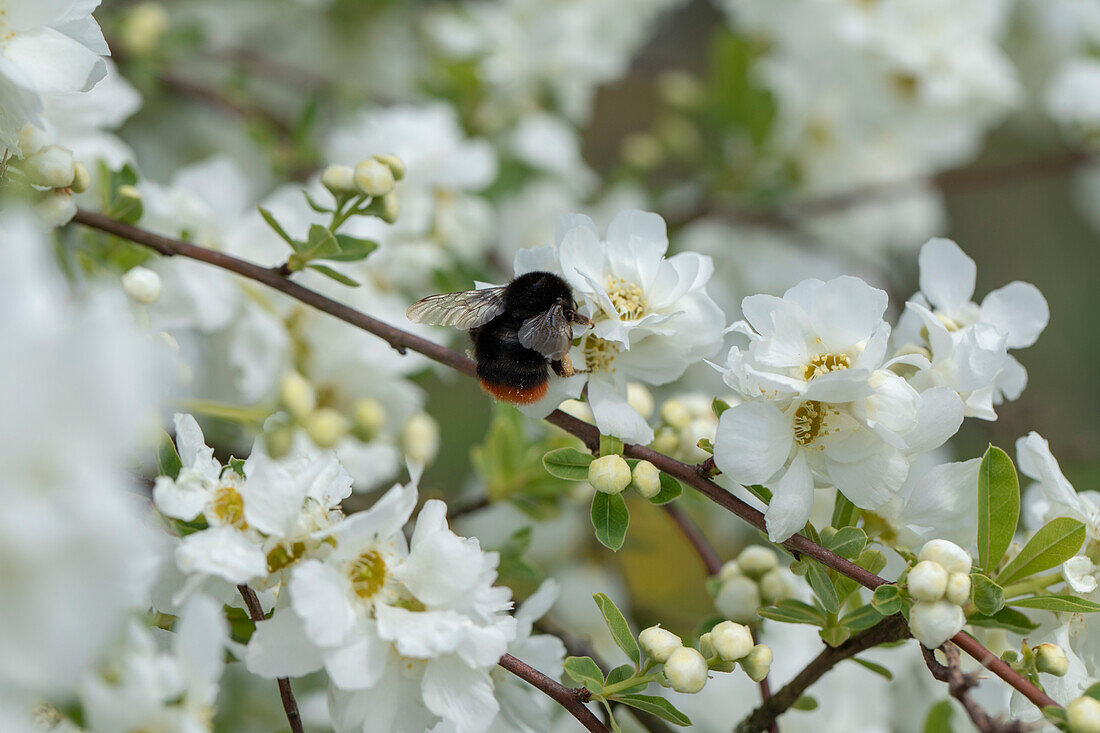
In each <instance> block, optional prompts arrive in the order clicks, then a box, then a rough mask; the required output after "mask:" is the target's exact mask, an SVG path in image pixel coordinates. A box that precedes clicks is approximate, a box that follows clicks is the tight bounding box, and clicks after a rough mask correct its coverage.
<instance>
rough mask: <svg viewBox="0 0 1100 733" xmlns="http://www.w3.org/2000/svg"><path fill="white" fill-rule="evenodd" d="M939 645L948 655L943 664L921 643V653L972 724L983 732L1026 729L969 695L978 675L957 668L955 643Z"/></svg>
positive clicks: (1012, 732)
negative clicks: (995, 715)
mask: <svg viewBox="0 0 1100 733" xmlns="http://www.w3.org/2000/svg"><path fill="white" fill-rule="evenodd" d="M940 649H942V650H943V655H944V657H945V658H946V659H947V664H946V665H943V664H940V663H939V661H938V660H937V659H936V655H935V652H933V651H932V650H931V649H928V648H927V647H925V646H924V645H923V644H922V645H921V648H920V651H921V654H923V655H924V663H925V664H926V665H928V670H929V671H930V672H931V673H932V676H933V677H935V678H936V679H937V680H939V681H940V682H946V683H947V691H948V692H949V693H950V694H951V697H953V698H955V699H956V700H958V701H959V703H960V704H962V706H963V709H964V710H966V714H967V715H969V716H970V720H971V721H972V722H973V723H974V727H975V728H977V729H978V730H980V731H981V732H982V733H1024V731H1026V730H1028V729H1029V727H1030V726H1028V725H1025V724H1024V723H1021V722H1020V721H1016V720H1009V721H1001V720H997V719H996V718H994V717H993V716H991V715H990V714H989V712H988V711H986V709H985V708H983V707H982V706H981V705H979V704H978V703H977V702H976V701H975V700H974V698H972V697H970V690H971V689H973V688H975V687H977V686H978V676H977V675H976V674H963V672H962V669H960V668H959V649H958V647H957V646H955V645H954V644H951V643H947V644H944V645H943V646H941V647H940Z"/></svg>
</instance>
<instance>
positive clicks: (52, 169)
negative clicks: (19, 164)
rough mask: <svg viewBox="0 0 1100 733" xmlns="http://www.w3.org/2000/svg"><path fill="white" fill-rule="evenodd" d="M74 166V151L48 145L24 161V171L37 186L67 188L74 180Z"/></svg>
mask: <svg viewBox="0 0 1100 733" xmlns="http://www.w3.org/2000/svg"><path fill="white" fill-rule="evenodd" d="M74 166H75V161H74V160H73V154H72V151H70V150H68V149H66V148H63V147H61V146H59V145H47V146H46V147H44V148H42V149H41V150H39V151H38V152H37V153H35V154H34V155H32V156H30V157H29V158H27V159H26V160H25V161H24V162H23V172H24V173H26V174H27V178H28V179H30V182H31V183H33V184H34V185H36V186H46V187H48V188H67V187H68V186H69V185H71V184H72V182H73V176H74V170H73V168H74Z"/></svg>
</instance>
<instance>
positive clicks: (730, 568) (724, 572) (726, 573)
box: [718, 560, 745, 583]
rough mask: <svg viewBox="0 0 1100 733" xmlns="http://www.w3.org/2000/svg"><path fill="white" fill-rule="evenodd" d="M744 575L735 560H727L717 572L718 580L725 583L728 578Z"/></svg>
mask: <svg viewBox="0 0 1100 733" xmlns="http://www.w3.org/2000/svg"><path fill="white" fill-rule="evenodd" d="M744 574H745V573H744V571H742V570H741V566H740V565H738V564H737V561H736V560H727V561H726V564H725V565H723V566H722V569H721V570H719V571H718V579H719V580H721V581H722V582H723V583H725V582H726V581H727V580H729V579H730V578H734V577H737V576H738V575H744Z"/></svg>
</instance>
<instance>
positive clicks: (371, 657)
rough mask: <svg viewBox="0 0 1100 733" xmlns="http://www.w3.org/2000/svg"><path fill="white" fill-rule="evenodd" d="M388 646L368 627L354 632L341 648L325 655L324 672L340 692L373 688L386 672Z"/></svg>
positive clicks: (365, 625) (329, 650)
mask: <svg viewBox="0 0 1100 733" xmlns="http://www.w3.org/2000/svg"><path fill="white" fill-rule="evenodd" d="M389 651H390V645H389V644H388V643H386V642H385V641H382V639H380V638H379V637H378V634H377V633H375V631H374V629H373V628H371V627H370V625H369V624H363V626H362V627H361V628H360V629H358V630H357V632H356V633H355V635H354V636H353V637H352V638H351V639H350V640H349V642H348V643H347V644H345V645H344V646H340V647H337V648H335V649H326V650H325V651H324V658H325V671H327V672H328V675H329V679H331V680H332V684H334V685H336V686H337V687H339V688H340V689H342V690H363V689H366V688H368V687H373V686H374V685H375V684H376V683H377V682H378V680H379V678H380V677H381V676H382V673H383V672H384V671H385V669H386V656H387V655H388V654H389Z"/></svg>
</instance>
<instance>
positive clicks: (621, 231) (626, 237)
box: [515, 211, 725, 444]
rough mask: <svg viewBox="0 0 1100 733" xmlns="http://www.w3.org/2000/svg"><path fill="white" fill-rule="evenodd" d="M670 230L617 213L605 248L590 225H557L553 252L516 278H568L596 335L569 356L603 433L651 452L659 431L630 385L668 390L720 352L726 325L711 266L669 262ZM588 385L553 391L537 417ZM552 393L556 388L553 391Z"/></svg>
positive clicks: (521, 264)
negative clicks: (630, 395)
mask: <svg viewBox="0 0 1100 733" xmlns="http://www.w3.org/2000/svg"><path fill="white" fill-rule="evenodd" d="M667 250H668V236H667V234H666V232H665V222H664V220H663V219H661V217H659V216H658V215H656V214H651V213H647V212H643V211H623V212H620V213H619V214H618V215H617V216H616V217H615V218H614V219H613V220H612V222H611V224H610V226H608V228H607V234H606V236H605V237H604V238H603V239H601V238H600V235H599V232H598V231H597V230H596V225H595V224H594V223H593V222H592V220H591V219H589V218H588V217H586V216H581V215H578V214H573V215H569V216H564V217H562V218H561V219H560V220H559V222H558V234H557V243H556V244H555V245H554V246H546V247H537V248H535V249H530V250H521V251H520V252H518V253H517V254H516V259H515V273H516V275H521V274H523V273H525V272H531V271H534V270H545V271H549V272H558V273H561V275H562V277H564V278H565V280H566V281H567V282H568V283H569V284H570V286H571V287H572V288H573V292H574V294H575V296H576V298H577V301H578V304H580V306H581V310H582V311H583V312H584V313H585V314H586V315H588V316H589V317H591V318H592V320H593V321H594V325H593V327H592V329H591V330H590V331H588V332H586V333H584V334H583V335H581V336H580V342H579V344H578V345H577V346H574V347H573V349H572V351H571V352H570V357H571V358H572V360H573V363H574V364H575V365H576V366H577V368H578V369H586V370H588V374H587V375H586V376H587V383H588V402H589V405H590V406H591V408H592V413H593V417H594V418H595V420H596V425H597V426H598V427H599V428H600V432H602V433H604V434H607V435H615V436H618V437H620V438H623V439H624V440H627V441H630V442H634V443H643V444H644V443H649V442H650V441H652V440H653V429H652V428H650V426H649V424H648V423H647V422H646V420H645V418H643V417H642V415H641V414H639V413H638V412H637V410H635V409H634V408H633V407H631V406H630V404H629V402H628V400H627V382H628V381H630V380H637V381H641V382H646V383H648V384H666V383H668V382H670V381H672V380H674V379H676V378H677V377H679V376H680V375H681V374H683V373H684V370H685V369H687V368H688V366H690V365H691V364H692V363H695V362H697V361H698V360H700V359H702V358H705V357H707V356H710V355H711V354H713V353H714V351H715V350H716V349H717V348H718V347H719V344H720V343H721V338H722V328H723V326H724V325H725V319H724V317H723V315H722V311H721V309H719V308H718V306H717V305H716V304H715V303H714V301H713V300H711V298H710V296H708V295H707V293H706V285H707V281H708V280H710V276H711V273H712V272H713V269H714V268H713V265H712V263H711V260H710V258H709V257H704V256H702V255H698V254H695V253H692V252H684V253H680V254H676V255H673V256H672V257H667V258H666V257H665V252H666V251H667ZM584 382H585V379H572V380H567V381H566V382H565V383H559V384H555V385H553V386H552V389H551V390H550V396H548V397H547V398H545V399H544V400H542V401H541V402H539V403H537V405H536V406H535V407H534V408H533V411H534V412H541V413H542V414H545V413H547V412H549V411H550V410H552V409H553V408H555V407H557V405H558V402H560V400H561V397H562V395H563V394H569V395H570V396H574V397H575V396H577V395H578V394H579V393H580V390H581V387H582V386H583V385H584ZM553 387H556V389H555V388H553Z"/></svg>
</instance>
